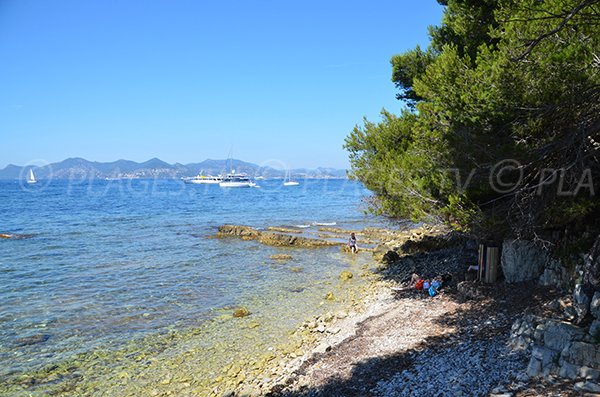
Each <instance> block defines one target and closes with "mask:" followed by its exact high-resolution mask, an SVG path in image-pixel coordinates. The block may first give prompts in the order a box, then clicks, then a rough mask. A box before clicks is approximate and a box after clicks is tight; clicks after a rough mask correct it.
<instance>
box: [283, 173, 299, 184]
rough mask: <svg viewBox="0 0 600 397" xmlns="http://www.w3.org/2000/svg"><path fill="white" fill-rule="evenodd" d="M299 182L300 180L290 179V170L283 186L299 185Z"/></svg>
mask: <svg viewBox="0 0 600 397" xmlns="http://www.w3.org/2000/svg"><path fill="white" fill-rule="evenodd" d="M299 184H300V183H299V182H296V181H293V180H291V179H290V173H289V172H288V173H287V174H286V175H285V179H284V180H283V186H298V185H299Z"/></svg>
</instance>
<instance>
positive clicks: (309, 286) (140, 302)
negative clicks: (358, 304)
mask: <svg viewBox="0 0 600 397" xmlns="http://www.w3.org/2000/svg"><path fill="white" fill-rule="evenodd" d="M260 185H261V187H260V188H254V189H232V190H228V189H221V188H219V187H218V186H208V185H205V186H202V185H184V184H183V183H181V182H180V181H169V180H120V181H99V180H86V181H52V182H50V183H45V182H44V181H41V182H40V183H39V184H37V185H33V186H23V185H22V184H20V183H19V182H16V181H0V233H11V234H19V235H21V234H22V235H31V236H30V237H29V238H23V239H0V302H2V304H1V307H0V380H1V381H2V382H0V384H4V385H5V386H6V385H9V386H8V387H7V389H6V390H10V391H11V392H14V395H19V394H18V393H17V392H15V390H18V391H19V392H21V391H22V390H27V391H28V392H30V393H32V394H33V395H38V394H39V395H43V393H44V391H45V389H47V388H51V387H55V385H56V384H60V382H61V381H69V382H71V384H72V385H71V386H70V387H71V388H70V389H64V390H63V392H62V394H63V395H70V393H72V394H73V395H76V394H77V393H81V392H82V390H83V389H81V387H83V385H85V384H86V383H87V384H93V383H94V382H100V381H101V382H103V384H104V386H103V388H102V393H100V391H98V390H97V391H93V389H89V388H88V389H85V390H87V391H86V393H88V394H98V395H115V396H116V395H123V394H124V393H125V394H127V393H132V394H134V395H135V394H136V393H139V392H140V390H137V389H135V390H129V389H130V388H131V387H133V386H132V385H135V387H136V388H137V387H144V385H146V386H148V387H151V386H152V384H155V383H156V382H157V376H162V375H163V374H167V373H172V372H173V369H172V368H171V367H169V365H168V364H169V363H171V364H172V365H175V363H177V365H178V370H177V371H178V372H177V373H178V374H183V373H188V375H189V376H191V377H192V378H193V379H190V380H189V382H188V383H190V382H191V383H192V384H195V383H194V382H202V381H203V380H205V379H208V378H210V377H214V376H218V374H219V371H220V369H221V367H222V366H223V365H226V364H228V363H230V362H231V361H232V360H234V359H235V357H234V355H235V354H234V353H236V352H237V353H240V350H243V351H244V354H259V353H261V352H264V351H268V349H269V348H271V347H273V346H272V345H274V344H277V343H281V342H282V341H285V338H286V335H287V333H289V331H290V330H291V329H294V328H295V327H297V326H298V325H299V324H300V323H301V322H302V321H303V320H304V319H306V318H308V317H310V316H311V315H313V314H316V313H319V312H324V311H329V310H333V309H334V308H335V305H336V303H326V304H325V305H324V304H323V296H324V294H325V293H326V292H327V291H328V290H335V291H336V294H338V295H339V296H340V297H341V299H339V300H338V303H337V304H341V303H342V302H343V300H344V299H343V298H342V297H343V296H345V294H347V293H349V292H346V291H345V289H344V286H342V285H339V280H338V275H339V273H340V271H341V270H344V269H346V268H350V269H353V270H355V271H357V272H358V271H360V269H361V268H362V267H364V266H365V265H366V264H367V263H368V262H369V259H368V256H367V255H365V256H359V257H358V258H353V257H351V256H349V255H347V254H342V253H340V251H339V248H335V247H334V248H326V249H314V250H302V249H293V250H292V249H284V248H274V247H266V246H262V245H260V244H258V243H256V242H254V241H241V240H237V239H211V238H207V237H208V236H210V235H214V233H215V232H216V228H217V227H218V226H219V225H221V224H225V223H235V224H245V225H250V226H254V227H257V228H266V227H268V226H294V225H296V226H302V228H303V229H304V230H306V231H308V232H310V231H316V229H317V228H318V227H319V225H320V224H334V223H335V226H336V227H340V228H348V229H351V228H352V229H357V228H361V227H364V226H374V225H381V224H382V221H381V220H379V219H375V218H372V217H367V216H365V215H364V214H363V210H364V207H363V204H362V199H363V198H364V197H366V196H368V195H369V192H368V191H367V190H366V189H364V187H362V185H360V184H359V183H356V182H352V181H345V180H307V181H304V183H303V184H302V185H301V186H298V187H288V188H284V187H282V186H281V181H261V182H260ZM275 253H289V254H291V255H292V256H293V259H292V260H290V261H288V262H277V261H272V260H270V259H269V256H270V255H271V254H275ZM358 283H360V280H355V281H354V284H358ZM238 306H244V307H247V308H248V309H249V310H250V311H251V312H252V315H251V316H249V317H247V318H244V319H232V318H231V312H232V310H233V308H235V307H238ZM189 352H192V353H193V354H192V353H189ZM188 353H189V354H188ZM140 357H142V358H140ZM178 357H187V359H186V360H185V361H181V360H180V359H178ZM178 360H179V361H178ZM73 363H76V364H73ZM61 366H64V367H68V366H71V367H73V366H75V367H76V368H77V369H76V370H73V369H72V368H71V370H70V371H65V372H64V373H62V374H61V376H62V377H61V376H58V377H56V382H54V383H52V382H47V379H46V380H44V382H41V381H38V380H36V381H35V382H37V384H34V385H32V384H31V383H32V382H33V381H30V380H29V381H28V382H29V383H27V382H25V386H23V385H22V384H19V383H18V382H21V381H22V380H23V379H25V378H26V375H27V376H29V375H31V376H33V377H34V378H35V377H36V376H38V377H39V376H41V375H40V373H42V372H43V373H44V376H46V375H47V372H48V371H50V372H52V370H54V371H58V372H60V371H59V369H60V368H62V367H61ZM55 367H58V368H59V369H56V368H55ZM48 368H50V369H51V370H48ZM149 368H152V370H151V371H150V369H149ZM186 368H187V369H186ZM148 371H150V372H148ZM124 372H125V374H124ZM32 374H33V375H32ZM144 374H145V375H144ZM148 374H151V375H148ZM191 374H193V375H191ZM67 375H68V376H67ZM69 376H71V378H69ZM165 376H167V375H165ZM169 376H170V375H169ZM145 377H146V378H147V379H145ZM133 378H135V379H136V381H135V382H132V381H131V380H132V379H133ZM144 379H145V380H144ZM167 383H170V382H167ZM184 383H185V382H184ZM15 384H19V385H20V386H18V387H19V388H21V389H19V388H17V386H15ZM73 385H76V387H80V389H78V390H77V389H73V387H75V386H73ZM23 388H24V389H23ZM0 390H1V387H0ZM53 390H54V391H55V392H56V390H58V392H57V393H58V394H59V395H61V391H60V388H59V389H53ZM90 390H91V391H90ZM7 393H9V392H8V391H7Z"/></svg>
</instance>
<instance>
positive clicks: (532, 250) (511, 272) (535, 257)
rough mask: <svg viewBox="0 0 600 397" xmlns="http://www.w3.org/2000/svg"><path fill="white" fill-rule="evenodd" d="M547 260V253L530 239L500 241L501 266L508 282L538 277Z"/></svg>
mask: <svg viewBox="0 0 600 397" xmlns="http://www.w3.org/2000/svg"><path fill="white" fill-rule="evenodd" d="M547 262H549V257H548V254H547V253H546V252H545V251H543V250H541V249H539V248H537V247H536V246H534V244H533V243H532V242H530V241H524V240H506V241H504V242H503V243H502V259H501V266H502V271H503V272H504V278H505V279H506V282H508V283H518V282H522V281H528V280H534V279H536V278H538V277H540V275H541V274H542V272H543V270H544V267H545V265H546V263H547Z"/></svg>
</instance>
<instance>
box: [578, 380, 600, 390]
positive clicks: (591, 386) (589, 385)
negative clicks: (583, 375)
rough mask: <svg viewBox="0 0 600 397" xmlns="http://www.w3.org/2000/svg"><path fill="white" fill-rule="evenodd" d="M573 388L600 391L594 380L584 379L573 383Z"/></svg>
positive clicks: (599, 386)
mask: <svg viewBox="0 0 600 397" xmlns="http://www.w3.org/2000/svg"><path fill="white" fill-rule="evenodd" d="M575 390H581V391H587V392H591V393H600V385H599V384H597V383H595V382H590V381H589V380H588V381H585V382H577V383H575Z"/></svg>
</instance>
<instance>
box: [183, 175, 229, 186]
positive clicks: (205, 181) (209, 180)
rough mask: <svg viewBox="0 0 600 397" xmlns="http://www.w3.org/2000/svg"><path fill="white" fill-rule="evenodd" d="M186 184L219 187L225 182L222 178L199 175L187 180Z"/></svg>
mask: <svg viewBox="0 0 600 397" xmlns="http://www.w3.org/2000/svg"><path fill="white" fill-rule="evenodd" d="M183 181H184V182H185V183H193V184H197V185H217V184H219V183H221V182H222V181H223V178H221V177H220V176H212V175H198V176H194V177H191V178H185V179H184V180H183Z"/></svg>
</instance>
